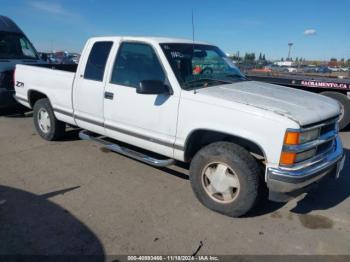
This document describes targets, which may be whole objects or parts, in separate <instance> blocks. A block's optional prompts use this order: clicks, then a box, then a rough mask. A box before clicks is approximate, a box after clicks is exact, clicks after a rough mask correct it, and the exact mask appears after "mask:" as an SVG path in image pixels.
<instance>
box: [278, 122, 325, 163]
mask: <svg viewBox="0 0 350 262" xmlns="http://www.w3.org/2000/svg"><path fill="white" fill-rule="evenodd" d="M319 136H320V128H315V129H310V130H307V131H303V132H298V131H287V132H286V135H285V137H284V145H285V146H289V147H287V148H284V151H282V152H281V158H280V164H281V165H284V166H291V165H294V164H296V163H299V162H303V161H305V160H307V159H310V158H312V157H314V156H315V155H316V148H311V149H307V150H305V151H302V152H297V149H296V148H298V146H299V145H302V144H305V143H308V142H311V141H314V140H317V139H318V138H319Z"/></svg>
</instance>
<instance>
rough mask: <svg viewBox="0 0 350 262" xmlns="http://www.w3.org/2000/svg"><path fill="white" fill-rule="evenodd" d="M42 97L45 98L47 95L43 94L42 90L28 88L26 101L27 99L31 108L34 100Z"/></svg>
mask: <svg viewBox="0 0 350 262" xmlns="http://www.w3.org/2000/svg"><path fill="white" fill-rule="evenodd" d="M43 98H47V99H48V96H47V95H46V94H44V93H43V92H40V91H37V90H32V89H31V90H28V101H29V105H30V107H31V108H33V107H34V105H35V103H36V101H38V100H39V99H43Z"/></svg>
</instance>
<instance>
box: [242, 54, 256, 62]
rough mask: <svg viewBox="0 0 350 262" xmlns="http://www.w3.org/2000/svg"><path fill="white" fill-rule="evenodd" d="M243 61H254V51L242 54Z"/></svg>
mask: <svg viewBox="0 0 350 262" xmlns="http://www.w3.org/2000/svg"><path fill="white" fill-rule="evenodd" d="M244 61H249V62H254V61H255V53H246V54H245V55H244Z"/></svg>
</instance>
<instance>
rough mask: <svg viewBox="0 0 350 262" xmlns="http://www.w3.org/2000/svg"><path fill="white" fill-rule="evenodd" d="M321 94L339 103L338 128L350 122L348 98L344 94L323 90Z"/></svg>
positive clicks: (349, 102)
mask: <svg viewBox="0 0 350 262" xmlns="http://www.w3.org/2000/svg"><path fill="white" fill-rule="evenodd" d="M321 94H322V95H324V96H328V97H330V98H333V99H335V100H337V101H338V103H339V104H340V108H341V114H340V118H339V129H344V128H345V127H346V126H347V125H348V124H349V123H350V99H349V98H347V96H346V95H343V94H341V93H336V92H323V93H321Z"/></svg>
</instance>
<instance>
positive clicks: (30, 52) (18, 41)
mask: <svg viewBox="0 0 350 262" xmlns="http://www.w3.org/2000/svg"><path fill="white" fill-rule="evenodd" d="M1 58H2V59H38V55H37V53H36V51H35V49H34V48H33V46H32V45H31V43H30V42H29V40H28V39H27V38H26V37H25V36H24V35H22V34H16V33H8V32H0V59H1Z"/></svg>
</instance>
